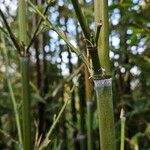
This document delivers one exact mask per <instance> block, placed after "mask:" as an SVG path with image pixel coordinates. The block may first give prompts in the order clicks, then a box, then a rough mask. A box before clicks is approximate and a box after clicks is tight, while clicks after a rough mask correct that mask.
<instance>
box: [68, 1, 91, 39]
mask: <svg viewBox="0 0 150 150" xmlns="http://www.w3.org/2000/svg"><path fill="white" fill-rule="evenodd" d="M71 1H72V4H73V7H74V9H75V13H76V16H77V18H78V21H79V23H80V25H81V28H82V30H83V33H84V36H85V38H86V39H87V40H90V30H89V28H88V25H87V22H86V19H85V17H84V15H83V13H82V10H81V7H80V4H79V2H78V0H71Z"/></svg>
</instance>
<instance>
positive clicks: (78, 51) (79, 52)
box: [27, 0, 89, 68]
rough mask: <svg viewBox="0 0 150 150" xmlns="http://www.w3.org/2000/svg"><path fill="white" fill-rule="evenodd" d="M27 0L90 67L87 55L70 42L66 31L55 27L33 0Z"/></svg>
mask: <svg viewBox="0 0 150 150" xmlns="http://www.w3.org/2000/svg"><path fill="white" fill-rule="evenodd" d="M27 2H28V3H29V5H30V6H31V7H32V8H33V9H34V10H35V11H36V12H37V13H38V14H39V16H40V17H41V18H43V20H44V21H45V23H46V24H47V26H48V27H49V28H50V29H51V30H53V31H55V32H56V33H57V34H58V35H59V36H60V37H61V38H62V39H63V40H64V41H65V43H66V44H67V45H68V46H69V47H70V49H71V50H73V51H74V52H75V53H76V54H77V56H78V57H79V58H80V59H81V60H82V61H83V62H84V63H85V64H86V66H87V68H89V62H88V60H87V58H86V56H85V55H84V54H83V53H81V51H80V50H79V49H77V48H75V47H74V46H73V45H72V44H71V43H70V41H69V40H68V38H67V37H66V35H65V34H64V32H63V31H61V30H60V28H58V27H54V26H53V25H52V23H51V22H50V21H49V20H48V18H47V17H45V16H44V15H43V14H42V13H41V12H40V11H39V10H38V8H37V7H36V6H35V5H34V4H33V3H32V2H31V1H29V0H27Z"/></svg>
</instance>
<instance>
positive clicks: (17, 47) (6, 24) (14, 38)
mask: <svg viewBox="0 0 150 150" xmlns="http://www.w3.org/2000/svg"><path fill="white" fill-rule="evenodd" d="M0 16H1V18H2V19H3V22H4V24H5V26H6V29H7V31H8V33H9V36H10V38H11V40H12V42H13V44H14V46H15V48H16V49H17V51H18V53H19V54H21V50H20V46H19V44H18V41H17V39H16V37H15V35H14V34H13V32H12V31H11V28H10V26H9V24H8V22H7V20H6V18H5V15H4V14H3V12H2V11H1V9H0ZM2 31H4V30H2Z"/></svg>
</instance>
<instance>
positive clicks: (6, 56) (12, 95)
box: [2, 36, 22, 145]
mask: <svg viewBox="0 0 150 150" xmlns="http://www.w3.org/2000/svg"><path fill="white" fill-rule="evenodd" d="M2 41H3V44H4V46H3V52H4V59H5V64H6V78H7V84H8V88H9V92H10V96H11V100H12V104H13V109H14V113H15V119H16V126H17V131H18V138H19V144H20V145H22V132H21V125H20V118H19V113H18V109H17V102H16V99H15V95H14V92H13V88H12V84H11V81H10V76H9V72H8V71H9V70H8V66H9V59H8V55H7V50H6V47H5V40H4V37H3V36H2Z"/></svg>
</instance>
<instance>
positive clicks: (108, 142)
mask: <svg viewBox="0 0 150 150" xmlns="http://www.w3.org/2000/svg"><path fill="white" fill-rule="evenodd" d="M94 84H95V89H96V96H97V104H98V117H99V130H100V145H101V150H115V149H116V146H115V127H114V115H113V103H112V79H111V78H109V79H103V80H98V79H95V80H94Z"/></svg>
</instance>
